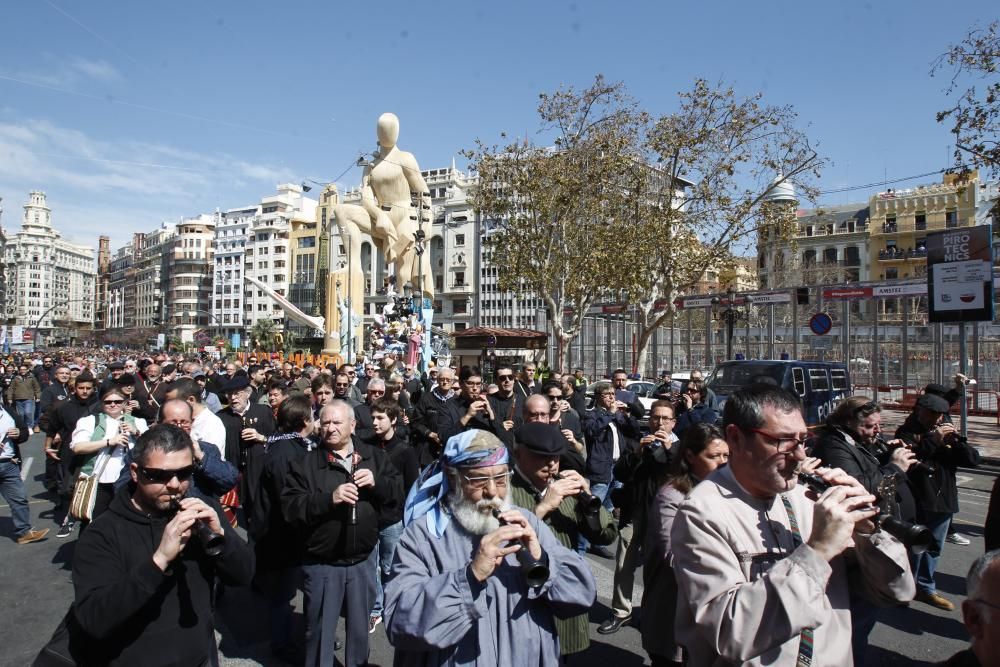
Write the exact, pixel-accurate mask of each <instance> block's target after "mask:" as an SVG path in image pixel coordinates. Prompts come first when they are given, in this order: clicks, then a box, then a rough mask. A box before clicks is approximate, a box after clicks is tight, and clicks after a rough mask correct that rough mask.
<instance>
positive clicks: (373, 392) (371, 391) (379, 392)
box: [368, 389, 385, 396]
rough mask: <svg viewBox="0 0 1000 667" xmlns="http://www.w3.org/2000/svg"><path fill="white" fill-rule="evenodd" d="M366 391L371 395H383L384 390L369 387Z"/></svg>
mask: <svg viewBox="0 0 1000 667" xmlns="http://www.w3.org/2000/svg"><path fill="white" fill-rule="evenodd" d="M368 393H369V394H371V395H372V396H385V391H383V390H381V389H369V390H368Z"/></svg>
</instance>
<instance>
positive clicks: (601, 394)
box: [598, 391, 615, 396]
mask: <svg viewBox="0 0 1000 667" xmlns="http://www.w3.org/2000/svg"><path fill="white" fill-rule="evenodd" d="M614 395H615V392H613V391H602V392H601V393H599V394H598V396H614Z"/></svg>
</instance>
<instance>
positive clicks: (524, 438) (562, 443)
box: [514, 422, 569, 456]
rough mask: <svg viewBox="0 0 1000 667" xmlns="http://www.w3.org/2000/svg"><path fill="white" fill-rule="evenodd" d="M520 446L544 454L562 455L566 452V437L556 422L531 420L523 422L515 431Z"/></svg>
mask: <svg viewBox="0 0 1000 667" xmlns="http://www.w3.org/2000/svg"><path fill="white" fill-rule="evenodd" d="M514 441H515V442H516V443H517V446H518V447H524V448H525V449H527V450H528V451H529V452H533V453H535V454H541V455H542V456H562V455H563V454H565V453H566V449H567V446H568V445H569V443H568V442H566V437H565V436H564V435H563V434H562V433H561V432H560V431H559V428H558V427H557V426H556V425H555V424H542V423H540V422H531V423H528V424H522V425H521V426H520V427H519V428H518V429H517V431H515V433H514Z"/></svg>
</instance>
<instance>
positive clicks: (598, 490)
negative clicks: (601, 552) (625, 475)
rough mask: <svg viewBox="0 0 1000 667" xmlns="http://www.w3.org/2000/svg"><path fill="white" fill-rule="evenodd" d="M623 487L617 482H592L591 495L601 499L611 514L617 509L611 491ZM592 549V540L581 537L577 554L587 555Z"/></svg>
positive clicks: (577, 546)
mask: <svg viewBox="0 0 1000 667" xmlns="http://www.w3.org/2000/svg"><path fill="white" fill-rule="evenodd" d="M619 486H621V482H616V481H614V480H612V481H611V482H595V481H593V480H591V481H590V493H591V495H593V496H596V497H598V498H600V499H601V502H602V504H603V506H604V509H606V510H607V511H608V512H611V510H613V509H614V508H615V506H614V503H612V502H611V489H616V488H618V487H619ZM589 548H590V540H588V539H587V538H586V537H584V536H583V535H580V543H579V544H577V545H576V550H577V552H579V553H581V554H585V553H587V549H589Z"/></svg>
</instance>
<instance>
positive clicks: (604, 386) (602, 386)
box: [594, 380, 612, 401]
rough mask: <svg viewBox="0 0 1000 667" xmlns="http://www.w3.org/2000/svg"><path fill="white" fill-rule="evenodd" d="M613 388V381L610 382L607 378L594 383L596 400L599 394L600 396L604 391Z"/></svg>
mask: <svg viewBox="0 0 1000 667" xmlns="http://www.w3.org/2000/svg"><path fill="white" fill-rule="evenodd" d="M611 388H612V386H611V383H610V382H608V381H607V380H601V381H600V382H598V383H597V384H595V385H594V400H595V401H596V400H597V397H598V396H600V395H601V394H603V393H604V392H606V391H608V390H609V389H611Z"/></svg>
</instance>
